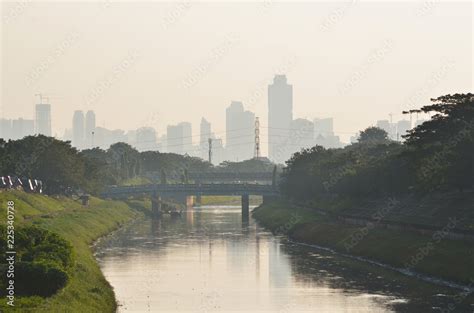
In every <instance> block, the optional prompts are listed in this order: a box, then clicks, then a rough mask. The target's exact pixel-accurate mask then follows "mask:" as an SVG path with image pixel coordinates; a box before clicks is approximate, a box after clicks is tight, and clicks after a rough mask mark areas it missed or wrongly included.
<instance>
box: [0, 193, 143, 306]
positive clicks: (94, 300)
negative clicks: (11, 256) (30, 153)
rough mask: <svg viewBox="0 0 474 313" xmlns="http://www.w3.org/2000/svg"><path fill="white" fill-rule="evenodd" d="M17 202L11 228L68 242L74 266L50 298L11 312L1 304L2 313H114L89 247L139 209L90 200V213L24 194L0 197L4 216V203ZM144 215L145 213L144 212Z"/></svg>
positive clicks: (20, 300) (25, 302) (25, 301)
mask: <svg viewBox="0 0 474 313" xmlns="http://www.w3.org/2000/svg"><path fill="white" fill-rule="evenodd" d="M10 200H13V201H14V202H15V211H16V215H15V226H17V227H18V226H22V225H36V226H38V227H42V228H45V229H48V230H50V231H53V232H55V233H57V234H59V235H60V236H62V237H63V238H65V239H66V240H68V241H70V243H71V244H72V246H73V248H74V255H75V261H76V263H75V266H74V268H73V270H72V275H71V277H70V279H69V281H68V283H67V285H66V287H64V288H63V289H61V290H60V291H59V292H58V293H56V294H55V295H54V296H52V297H49V298H41V297H17V298H16V301H15V305H16V306H15V309H12V308H11V307H6V305H5V302H6V301H1V302H0V311H1V312H4V311H6V312H115V310H116V301H115V296H114V292H113V290H112V288H111V286H110V285H109V283H108V282H107V281H106V280H105V278H104V276H103V275H102V272H101V271H100V268H99V266H98V264H97V262H96V261H95V259H94V256H93V253H92V251H91V248H90V245H91V243H92V242H93V241H94V240H96V239H97V238H99V237H101V236H103V235H105V234H107V233H109V232H110V231H112V230H114V229H116V228H118V227H119V226H120V225H122V224H123V223H125V222H127V221H129V220H131V219H132V218H134V217H137V216H138V215H140V214H142V213H140V212H139V209H140V205H141V204H140V203H139V202H136V203H134V204H133V207H134V209H132V208H131V207H130V206H129V205H127V204H126V203H124V202H118V201H106V200H101V199H98V198H91V201H90V205H89V207H84V206H82V205H81V204H80V203H78V202H77V201H74V200H72V199H69V198H64V197H57V198H56V197H47V196H43V195H37V194H27V193H23V192H0V203H1V205H2V212H3V213H2V215H1V216H0V222H1V223H5V220H6V203H7V201H10ZM142 209H143V210H145V209H144V208H142Z"/></svg>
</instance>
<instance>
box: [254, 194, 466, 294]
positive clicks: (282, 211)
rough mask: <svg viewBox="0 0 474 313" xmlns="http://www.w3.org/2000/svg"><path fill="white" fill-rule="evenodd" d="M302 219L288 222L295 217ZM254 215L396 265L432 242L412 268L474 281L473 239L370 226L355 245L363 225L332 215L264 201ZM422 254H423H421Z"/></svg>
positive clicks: (274, 226) (304, 238)
mask: <svg viewBox="0 0 474 313" xmlns="http://www.w3.org/2000/svg"><path fill="white" fill-rule="evenodd" d="M295 214H296V215H300V216H301V218H300V219H299V220H298V221H297V222H295V223H288V221H291V219H292V218H293V220H294V216H295ZM253 216H254V217H255V218H256V219H257V220H258V221H259V222H260V223H261V224H263V225H264V226H266V227H268V228H269V229H271V230H273V231H275V230H279V229H281V228H282V227H285V223H286V225H287V226H288V225H289V226H290V227H288V232H289V234H290V235H291V237H292V238H293V239H295V240H297V241H300V242H304V243H308V244H316V245H320V246H324V247H328V248H332V249H334V250H336V251H339V252H341V253H347V254H351V255H355V256H361V257H365V258H368V259H371V260H375V261H379V262H382V263H385V264H389V265H392V266H395V267H401V268H405V267H406V264H408V263H409V262H410V261H411V260H412V257H413V256H416V255H417V253H420V251H421V249H422V248H425V247H427V245H428V243H430V242H431V243H432V244H433V245H432V247H433V248H432V249H430V251H429V253H427V254H425V255H424V257H423V258H421V260H420V261H417V262H414V263H412V264H413V267H412V269H414V270H415V271H417V272H419V273H423V274H426V275H431V276H435V277H439V278H442V279H446V280H450V281H454V282H458V283H461V284H466V285H468V284H469V283H470V282H471V281H474V267H473V266H472V264H474V249H473V245H472V242H467V241H457V240H447V239H444V240H442V241H441V242H435V241H434V240H433V239H432V237H431V236H428V235H427V236H424V235H419V234H415V233H410V232H407V231H399V230H389V229H384V228H371V229H370V230H369V231H368V232H366V234H365V235H363V236H362V237H361V239H360V240H355V241H354V242H355V243H356V244H354V245H347V243H348V242H350V238H353V237H351V236H354V234H362V231H363V230H364V228H362V227H357V226H353V225H347V224H342V223H338V222H337V221H334V220H331V218H329V217H327V216H324V215H319V214H318V213H315V212H311V210H310V209H301V208H298V209H294V208H292V207H291V205H290V204H289V203H285V202H275V203H271V204H265V205H262V206H261V207H259V208H257V209H256V210H254V213H253ZM420 255H421V254H420Z"/></svg>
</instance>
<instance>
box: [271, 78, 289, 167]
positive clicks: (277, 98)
mask: <svg viewBox="0 0 474 313" xmlns="http://www.w3.org/2000/svg"><path fill="white" fill-rule="evenodd" d="M292 121H293V86H292V85H289V84H288V83H287V80H286V76H285V75H275V77H274V79H273V84H271V85H269V86H268V155H269V158H270V160H272V161H274V162H277V163H283V162H284V161H285V160H287V159H288V158H289V157H290V155H291V152H290V151H289V150H288V149H287V145H288V144H289V143H290V129H291V122H292Z"/></svg>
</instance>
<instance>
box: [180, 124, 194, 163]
mask: <svg viewBox="0 0 474 313" xmlns="http://www.w3.org/2000/svg"><path fill="white" fill-rule="evenodd" d="M178 125H179V126H180V127H181V128H182V129H183V153H184V154H189V155H192V154H193V129H192V125H191V123H188V122H181V123H179V124H178Z"/></svg>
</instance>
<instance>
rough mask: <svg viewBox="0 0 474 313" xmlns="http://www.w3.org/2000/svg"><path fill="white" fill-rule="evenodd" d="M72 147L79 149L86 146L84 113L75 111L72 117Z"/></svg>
mask: <svg viewBox="0 0 474 313" xmlns="http://www.w3.org/2000/svg"><path fill="white" fill-rule="evenodd" d="M72 145H73V146H74V147H76V148H78V149H82V148H83V146H84V112H82V111H74V116H73V117H72Z"/></svg>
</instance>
